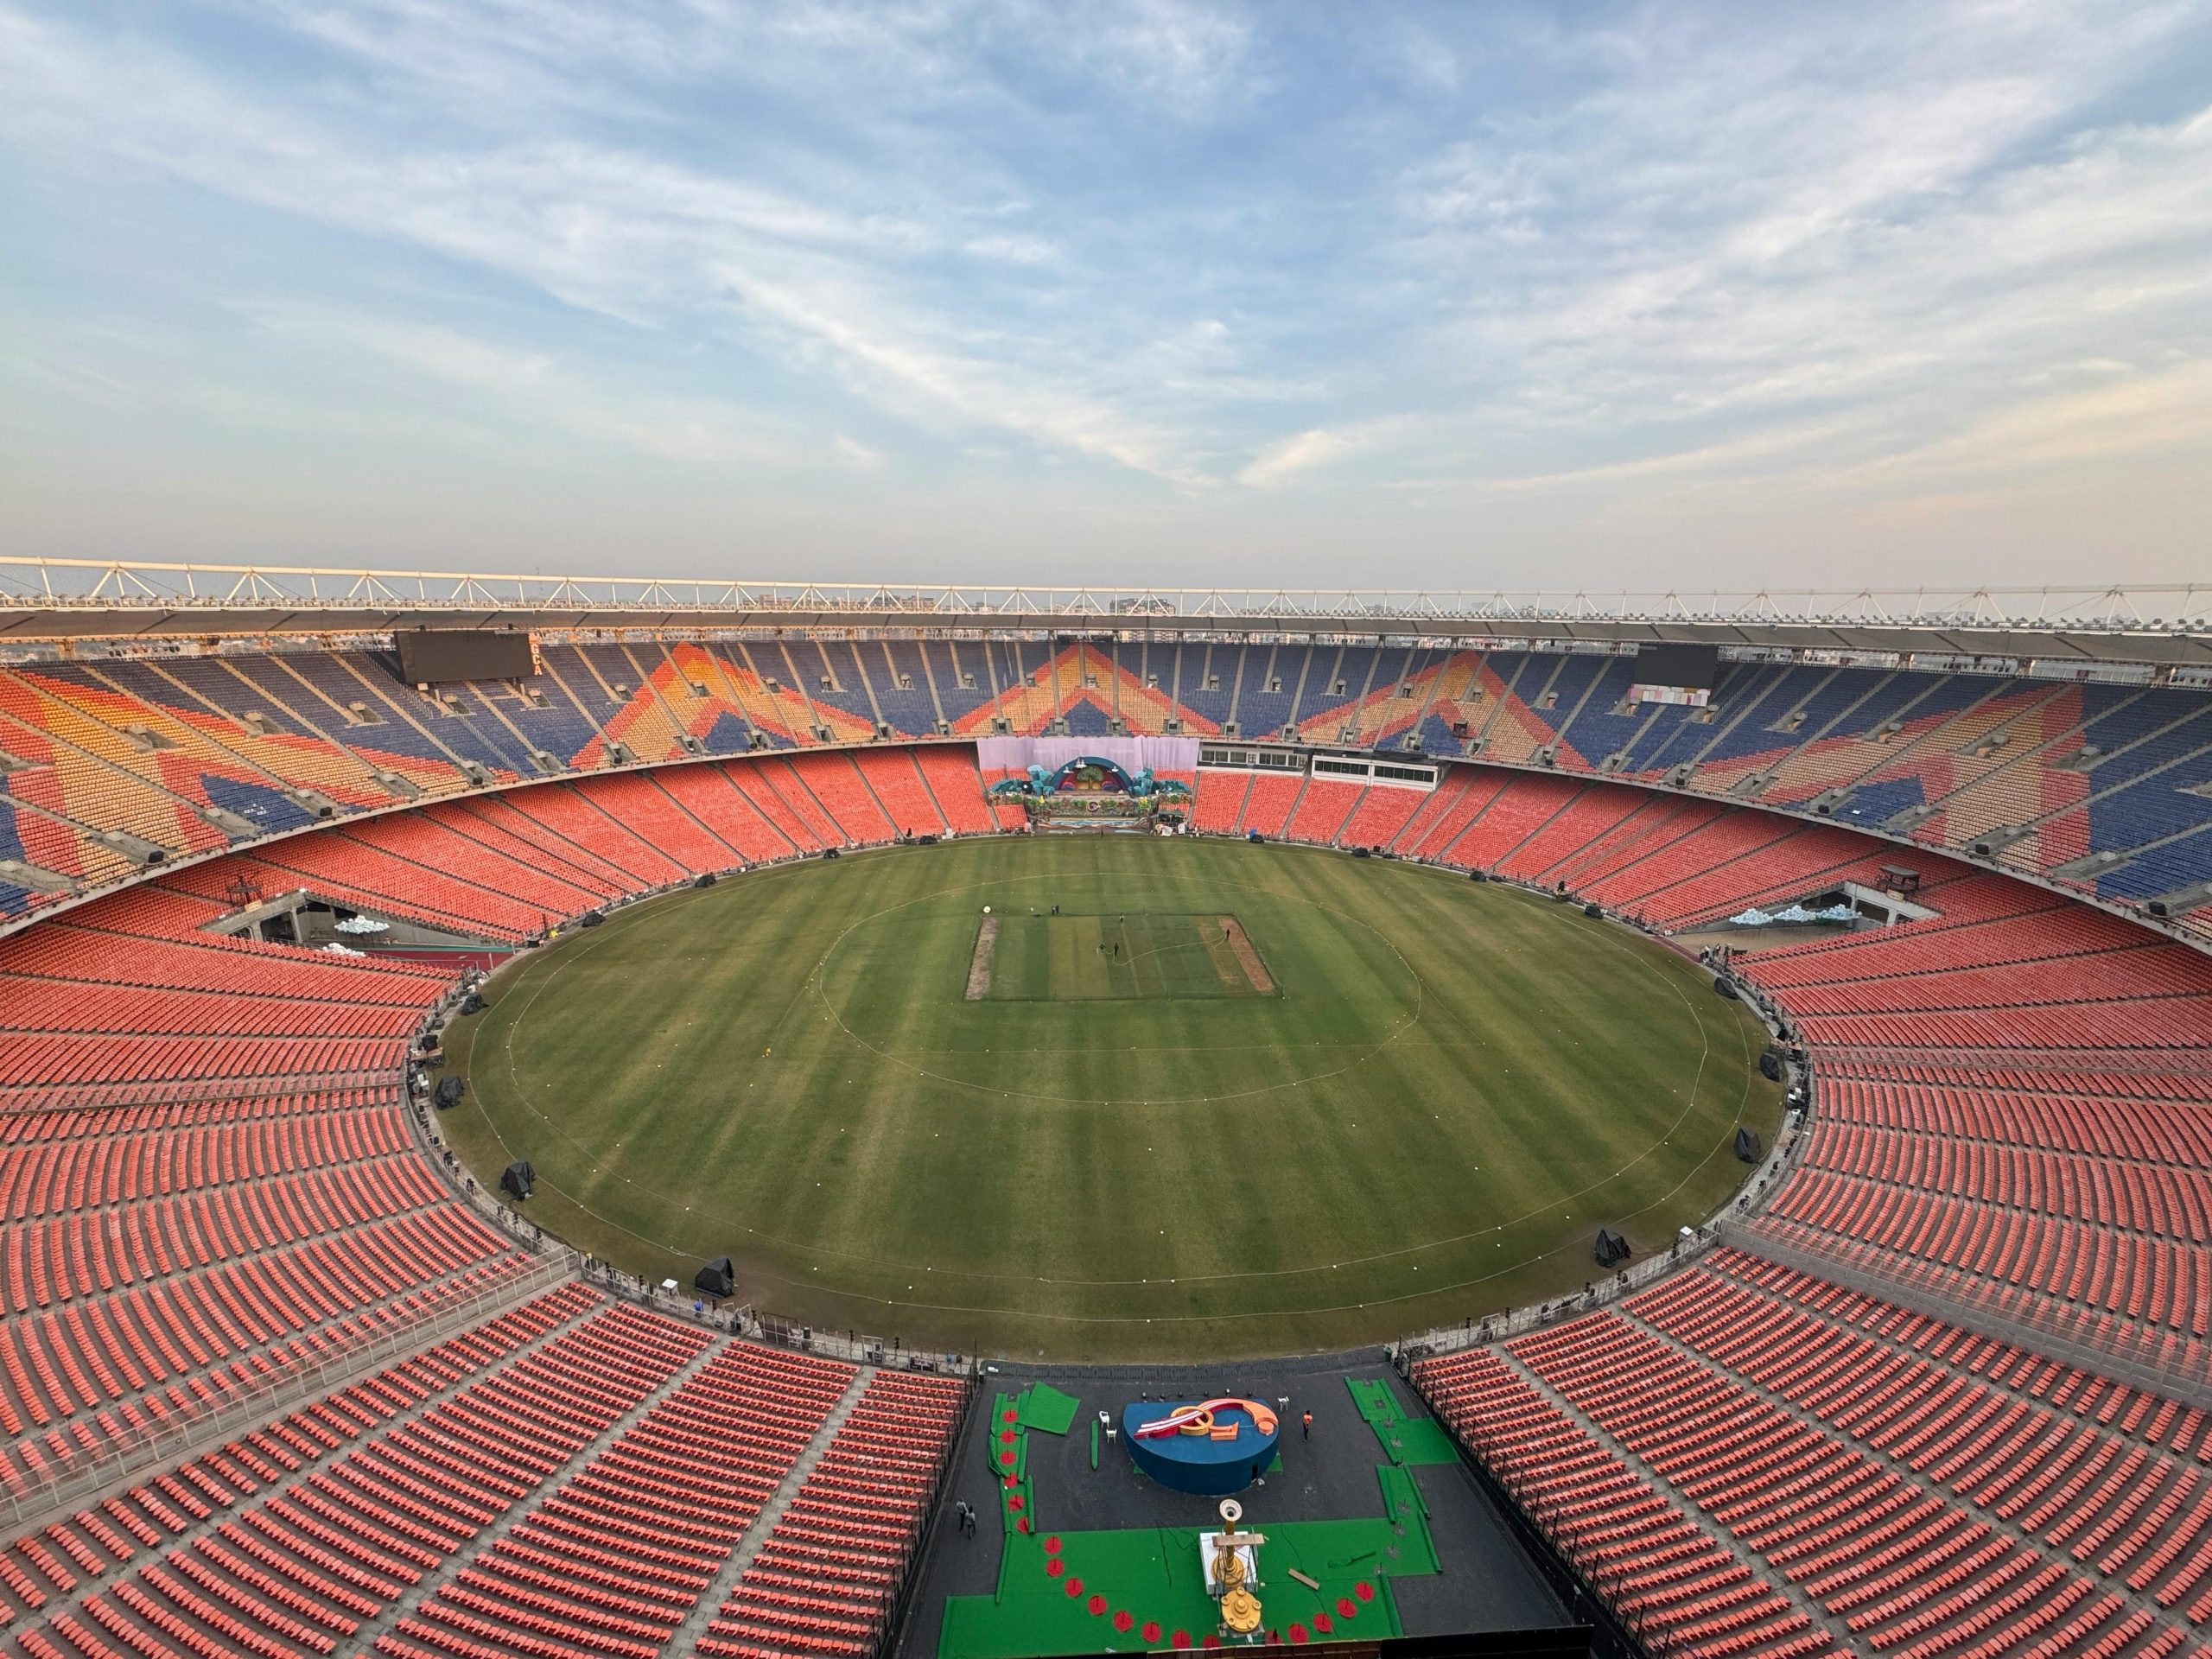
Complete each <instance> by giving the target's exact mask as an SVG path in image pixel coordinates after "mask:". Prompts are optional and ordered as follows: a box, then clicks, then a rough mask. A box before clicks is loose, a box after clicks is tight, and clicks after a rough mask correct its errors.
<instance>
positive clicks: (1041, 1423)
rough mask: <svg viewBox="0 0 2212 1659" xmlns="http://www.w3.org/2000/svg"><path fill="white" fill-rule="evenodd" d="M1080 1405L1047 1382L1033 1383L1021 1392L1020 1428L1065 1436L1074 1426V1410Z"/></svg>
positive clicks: (1077, 1401) (1072, 1397) (1070, 1396)
mask: <svg viewBox="0 0 2212 1659" xmlns="http://www.w3.org/2000/svg"><path fill="white" fill-rule="evenodd" d="M1082 1403H1083V1402H1081V1401H1079V1400H1077V1399H1076V1398H1075V1397H1074V1396H1073V1395H1065V1394H1062V1393H1061V1392H1060V1391H1059V1390H1058V1389H1056V1388H1054V1387H1053V1386H1052V1384H1051V1383H1032V1384H1030V1386H1029V1387H1028V1388H1027V1389H1024V1390H1023V1391H1022V1395H1021V1426H1022V1427H1024V1428H1038V1429H1042V1430H1043V1431H1044V1432H1045V1433H1047V1434H1065V1433H1067V1432H1068V1430H1069V1429H1071V1428H1072V1427H1074V1426H1075V1414H1076V1408H1077V1407H1078V1406H1080V1405H1081V1404H1082Z"/></svg>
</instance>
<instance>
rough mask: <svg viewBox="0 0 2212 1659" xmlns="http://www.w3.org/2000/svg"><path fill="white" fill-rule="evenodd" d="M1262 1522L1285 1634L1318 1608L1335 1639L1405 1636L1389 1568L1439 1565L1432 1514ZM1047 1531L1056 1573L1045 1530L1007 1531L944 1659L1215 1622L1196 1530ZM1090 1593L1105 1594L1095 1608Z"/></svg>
mask: <svg viewBox="0 0 2212 1659" xmlns="http://www.w3.org/2000/svg"><path fill="white" fill-rule="evenodd" d="M1254 1524H1255V1525H1257V1530H1259V1531H1261V1532H1262V1533H1264V1534H1265V1535H1266V1536H1267V1540H1268V1541H1267V1543H1266V1544H1265V1545H1264V1546H1262V1548H1261V1551H1260V1576H1261V1579H1262V1589H1261V1591H1260V1603H1261V1606H1262V1610H1263V1612H1264V1615H1265V1618H1266V1623H1267V1626H1268V1628H1269V1629H1272V1630H1281V1631H1283V1632H1285V1633H1286V1635H1287V1632H1288V1630H1289V1627H1290V1626H1291V1625H1292V1624H1300V1625H1303V1626H1304V1627H1305V1628H1306V1630H1307V1631H1308V1632H1309V1633H1313V1634H1316V1635H1319V1634H1321V1633H1320V1632H1319V1630H1318V1628H1317V1627H1316V1626H1315V1625H1314V1624H1313V1618H1314V1615H1315V1614H1317V1613H1319V1614H1320V1615H1322V1616H1323V1617H1325V1618H1327V1619H1328V1620H1329V1622H1330V1624H1331V1625H1332V1627H1333V1637H1334V1639H1338V1640H1343V1639H1346V1638H1350V1637H1364V1638H1370V1639H1372V1638H1377V1637H1391V1636H1396V1635H1399V1634H1401V1633H1402V1627H1401V1625H1400V1624H1399V1620H1398V1610H1397V1603H1396V1601H1395V1599H1393V1597H1392V1596H1391V1594H1390V1579H1391V1577H1392V1576H1393V1575H1398V1576H1410V1575H1418V1574H1421V1573H1433V1572H1434V1571H1435V1570H1436V1558H1435V1554H1434V1551H1433V1548H1432V1547H1431V1546H1430V1545H1429V1543H1428V1536H1427V1526H1426V1523H1425V1522H1423V1523H1421V1524H1420V1525H1419V1526H1418V1527H1415V1528H1409V1529H1408V1532H1407V1534H1406V1535H1404V1536H1400V1535H1398V1534H1397V1533H1396V1532H1395V1530H1394V1529H1393V1528H1392V1526H1391V1524H1390V1522H1388V1521H1384V1520H1374V1519H1369V1520H1354V1521H1288V1522H1273V1523H1268V1524H1257V1523H1254ZM1051 1536H1056V1537H1057V1538H1058V1543H1059V1549H1058V1559H1060V1560H1063V1561H1064V1562H1065V1567H1064V1569H1063V1570H1062V1571H1061V1572H1060V1573H1058V1574H1057V1575H1055V1574H1052V1573H1047V1572H1046V1562H1047V1561H1049V1560H1052V1559H1053V1558H1054V1557H1053V1553H1052V1552H1050V1551H1048V1550H1047V1549H1046V1541H1047V1540H1046V1536H1039V1535H1019V1534H1015V1535H1009V1536H1008V1537H1007V1560H1006V1565H1005V1567H1004V1569H1003V1571H1002V1572H1001V1575H1000V1589H999V1593H998V1595H997V1596H996V1597H991V1596H952V1597H949V1598H947V1599H946V1601H945V1605H944V1624H943V1625H942V1626H941V1627H940V1630H939V1632H938V1659H1028V1656H1031V1655H1036V1654H1054V1653H1094V1652H1098V1651H1100V1650H1102V1649H1106V1648H1109V1647H1111V1648H1116V1649H1123V1650H1128V1649H1141V1648H1143V1647H1145V1646H1147V1645H1148V1644H1149V1645H1154V1646H1166V1644H1167V1643H1168V1641H1169V1640H1171V1639H1172V1637H1173V1634H1174V1632H1175V1631H1176V1630H1187V1631H1188V1632H1189V1633H1190V1634H1191V1636H1192V1637H1193V1638H1197V1637H1203V1636H1205V1635H1206V1634H1208V1633H1210V1632H1211V1631H1212V1630H1214V1628H1215V1619H1216V1613H1215V1610H1214V1605H1213V1603H1212V1602H1211V1600H1210V1599H1208V1598H1207V1596H1206V1593H1205V1577H1204V1574H1203V1573H1202V1571H1201V1569H1200V1567H1199V1564H1198V1529H1196V1528H1190V1527H1156V1528H1154V1527H1146V1528H1132V1529H1125V1530H1121V1531H1110V1532H1071V1533H1065V1534H1058V1535H1051ZM1416 1537H1417V1538H1418V1540H1419V1543H1418V1546H1417V1547H1416V1546H1415V1545H1414V1540H1415V1538H1416ZM1394 1552H1395V1553H1394ZM1293 1567H1297V1568H1298V1569H1300V1571H1301V1572H1304V1573H1308V1574H1310V1575H1311V1576H1312V1577H1313V1578H1315V1579H1317V1580H1319V1581H1320V1585H1321V1588H1320V1589H1319V1591H1318V1592H1316V1591H1313V1590H1309V1589H1307V1588H1306V1586H1304V1585H1302V1584H1300V1583H1299V1582H1298V1581H1297V1580H1295V1579H1294V1578H1292V1577H1291V1576H1290V1569H1291V1568H1293ZM1070 1580H1075V1581H1077V1582H1078V1583H1079V1584H1080V1586H1081V1588H1080V1590H1079V1592H1077V1594H1075V1595H1072V1596H1071V1595H1070V1594H1069V1593H1068V1590H1067V1586H1068V1584H1069V1582H1070ZM1361 1586H1365V1594H1364V1595H1363V1594H1362V1593H1361ZM1094 1596H1096V1597H1100V1598H1103V1605H1100V1606H1099V1607H1098V1610H1097V1611H1095V1612H1094V1611H1091V1608H1092V1600H1091V1599H1092V1598H1093V1597H1094ZM1346 1605H1348V1606H1350V1607H1351V1609H1352V1611H1351V1613H1350V1614H1349V1615H1346V1614H1345V1613H1344V1612H1343V1611H1340V1609H1341V1608H1342V1607H1343V1606H1346ZM1117 1613H1127V1614H1128V1629H1127V1630H1121V1629H1118V1628H1117V1627H1116V1620H1115V1616H1116V1614H1117ZM1147 1623H1154V1624H1158V1625H1159V1627H1160V1636H1159V1637H1158V1638H1154V1639H1149V1642H1148V1639H1147V1637H1145V1636H1144V1627H1145V1625H1146V1624H1147Z"/></svg>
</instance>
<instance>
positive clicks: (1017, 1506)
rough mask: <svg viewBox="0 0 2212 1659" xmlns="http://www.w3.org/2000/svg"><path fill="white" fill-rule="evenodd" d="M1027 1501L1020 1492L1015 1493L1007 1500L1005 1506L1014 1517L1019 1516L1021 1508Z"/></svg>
mask: <svg viewBox="0 0 2212 1659" xmlns="http://www.w3.org/2000/svg"><path fill="white" fill-rule="evenodd" d="M1025 1502H1027V1500H1026V1499H1025V1498H1024V1497H1022V1496H1021V1494H1020V1492H1016V1493H1015V1494H1014V1496H1013V1497H1009V1498H1008V1499H1007V1501H1006V1506H1007V1508H1008V1509H1009V1510H1013V1511H1014V1513H1015V1514H1016V1515H1020V1513H1021V1506H1022V1504H1023V1503H1025Z"/></svg>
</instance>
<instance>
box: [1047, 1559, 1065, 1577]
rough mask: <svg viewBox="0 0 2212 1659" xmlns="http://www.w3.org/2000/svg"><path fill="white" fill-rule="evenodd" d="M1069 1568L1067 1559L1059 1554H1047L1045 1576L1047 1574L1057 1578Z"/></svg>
mask: <svg viewBox="0 0 2212 1659" xmlns="http://www.w3.org/2000/svg"><path fill="white" fill-rule="evenodd" d="M1067 1570H1068V1564H1067V1563H1066V1562H1065V1561H1064V1560H1061V1559H1060V1558H1059V1557H1058V1556H1057V1555H1047V1556H1046V1558H1045V1576H1046V1578H1048V1579H1057V1578H1058V1577H1059V1576H1060V1574H1061V1573H1065V1572H1066V1571H1067Z"/></svg>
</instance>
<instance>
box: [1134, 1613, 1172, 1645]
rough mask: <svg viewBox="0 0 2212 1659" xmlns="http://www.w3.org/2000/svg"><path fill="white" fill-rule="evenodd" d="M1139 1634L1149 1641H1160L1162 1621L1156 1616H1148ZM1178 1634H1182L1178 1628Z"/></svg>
mask: <svg viewBox="0 0 2212 1659" xmlns="http://www.w3.org/2000/svg"><path fill="white" fill-rule="evenodd" d="M1137 1634H1138V1635H1139V1636H1141V1637H1143V1638H1144V1639H1145V1640H1146V1641H1147V1643H1156V1642H1158V1641H1159V1640H1160V1621H1159V1620H1158V1619H1156V1618H1147V1620H1145V1622H1144V1628H1143V1629H1142V1630H1139V1631H1138V1632H1137ZM1176 1634H1177V1635H1178V1636H1180V1635H1181V1634H1182V1632H1181V1631H1180V1630H1178V1631H1177V1632H1176Z"/></svg>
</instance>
